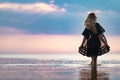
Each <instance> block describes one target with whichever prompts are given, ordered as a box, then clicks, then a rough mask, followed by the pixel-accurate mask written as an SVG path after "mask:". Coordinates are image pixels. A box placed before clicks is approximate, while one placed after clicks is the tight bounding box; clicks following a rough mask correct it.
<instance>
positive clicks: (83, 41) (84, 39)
mask: <svg viewBox="0 0 120 80" xmlns="http://www.w3.org/2000/svg"><path fill="white" fill-rule="evenodd" d="M85 41H86V38H85V37H83V40H82V44H81V46H83V44H84V43H85Z"/></svg>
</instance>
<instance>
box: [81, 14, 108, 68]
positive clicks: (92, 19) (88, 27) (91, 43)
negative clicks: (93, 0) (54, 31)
mask: <svg viewBox="0 0 120 80" xmlns="http://www.w3.org/2000/svg"><path fill="white" fill-rule="evenodd" d="M84 25H85V29H84V31H83V33H82V35H83V36H84V38H83V41H82V44H81V46H80V47H79V53H81V54H82V55H85V56H87V57H91V58H92V60H91V65H92V66H96V64H97V56H98V55H102V54H104V53H107V52H109V46H108V43H107V40H106V38H105V36H104V35H103V33H104V32H105V30H104V29H103V28H102V27H101V25H100V24H99V23H97V17H96V15H95V13H89V14H88V16H87V18H86V20H85V21H84ZM102 45H104V46H103V47H102V48H101V46H102ZM83 46H84V47H83Z"/></svg>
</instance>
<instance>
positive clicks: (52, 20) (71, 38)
mask: <svg viewBox="0 0 120 80" xmlns="http://www.w3.org/2000/svg"><path fill="white" fill-rule="evenodd" d="M119 5H120V0H99V1H98V0H0V48H1V49H0V53H19V52H20V53H41V52H42V53H49V52H51V53H53V52H58V53H59V52H74V50H75V49H77V46H78V45H79V44H78V43H81V42H80V41H81V37H79V36H78V35H81V33H82V31H83V29H84V27H83V21H84V20H85V18H86V16H87V14H88V13H89V12H95V13H96V15H97V18H98V22H99V23H100V24H101V25H102V26H103V27H104V28H105V30H106V32H105V34H106V35H108V36H110V39H111V37H114V40H112V41H113V42H111V43H110V44H114V41H115V42H116V39H117V41H119V40H118V39H120V38H119V37H120V31H119V30H120V27H119V21H120V16H119V15H120V6H119ZM76 36H77V37H76ZM116 36H117V37H116ZM61 38H64V39H61ZM79 38H80V41H79ZM76 40H77V41H76ZM58 43H59V44H58ZM115 44H117V43H115ZM115 44H114V46H115ZM119 44H120V43H119ZM74 45H76V46H74ZM68 46H69V48H68ZM71 46H72V47H71ZM116 47H117V46H116ZM57 48H58V49H57ZM60 48H61V49H60ZM72 48H74V49H73V50H72V51H71V49H72ZM113 51H116V52H119V48H118V47H117V49H116V48H115V47H114V49H113Z"/></svg>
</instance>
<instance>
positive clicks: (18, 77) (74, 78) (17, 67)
mask: <svg viewBox="0 0 120 80" xmlns="http://www.w3.org/2000/svg"><path fill="white" fill-rule="evenodd" d="M111 55H112V57H110V55H104V56H102V57H99V58H98V66H97V69H96V71H95V72H93V71H92V68H91V66H90V65H89V63H90V59H89V58H80V59H78V58H77V57H78V56H76V55H71V56H70V55H69V56H67V57H66V56H63V55H62V56H59V58H56V56H55V55H51V56H50V55H49V57H48V55H44V56H43V55H33V56H32V55H10V56H8V55H3V54H2V55H1V56H0V80H119V79H120V76H119V75H120V60H119V58H118V57H120V55H119V54H111ZM16 56H18V57H16ZM40 57H41V58H40ZM73 57H74V58H73ZM80 57H83V56H80ZM93 70H95V69H93ZM92 76H94V77H95V76H97V78H96V79H92Z"/></svg>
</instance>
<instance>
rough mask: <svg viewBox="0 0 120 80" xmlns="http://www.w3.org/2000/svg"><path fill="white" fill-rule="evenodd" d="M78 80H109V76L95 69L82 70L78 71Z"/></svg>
mask: <svg viewBox="0 0 120 80" xmlns="http://www.w3.org/2000/svg"><path fill="white" fill-rule="evenodd" d="M79 80H110V79H109V74H108V73H107V72H105V71H101V70H97V67H91V69H82V70H80V71H79Z"/></svg>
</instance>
